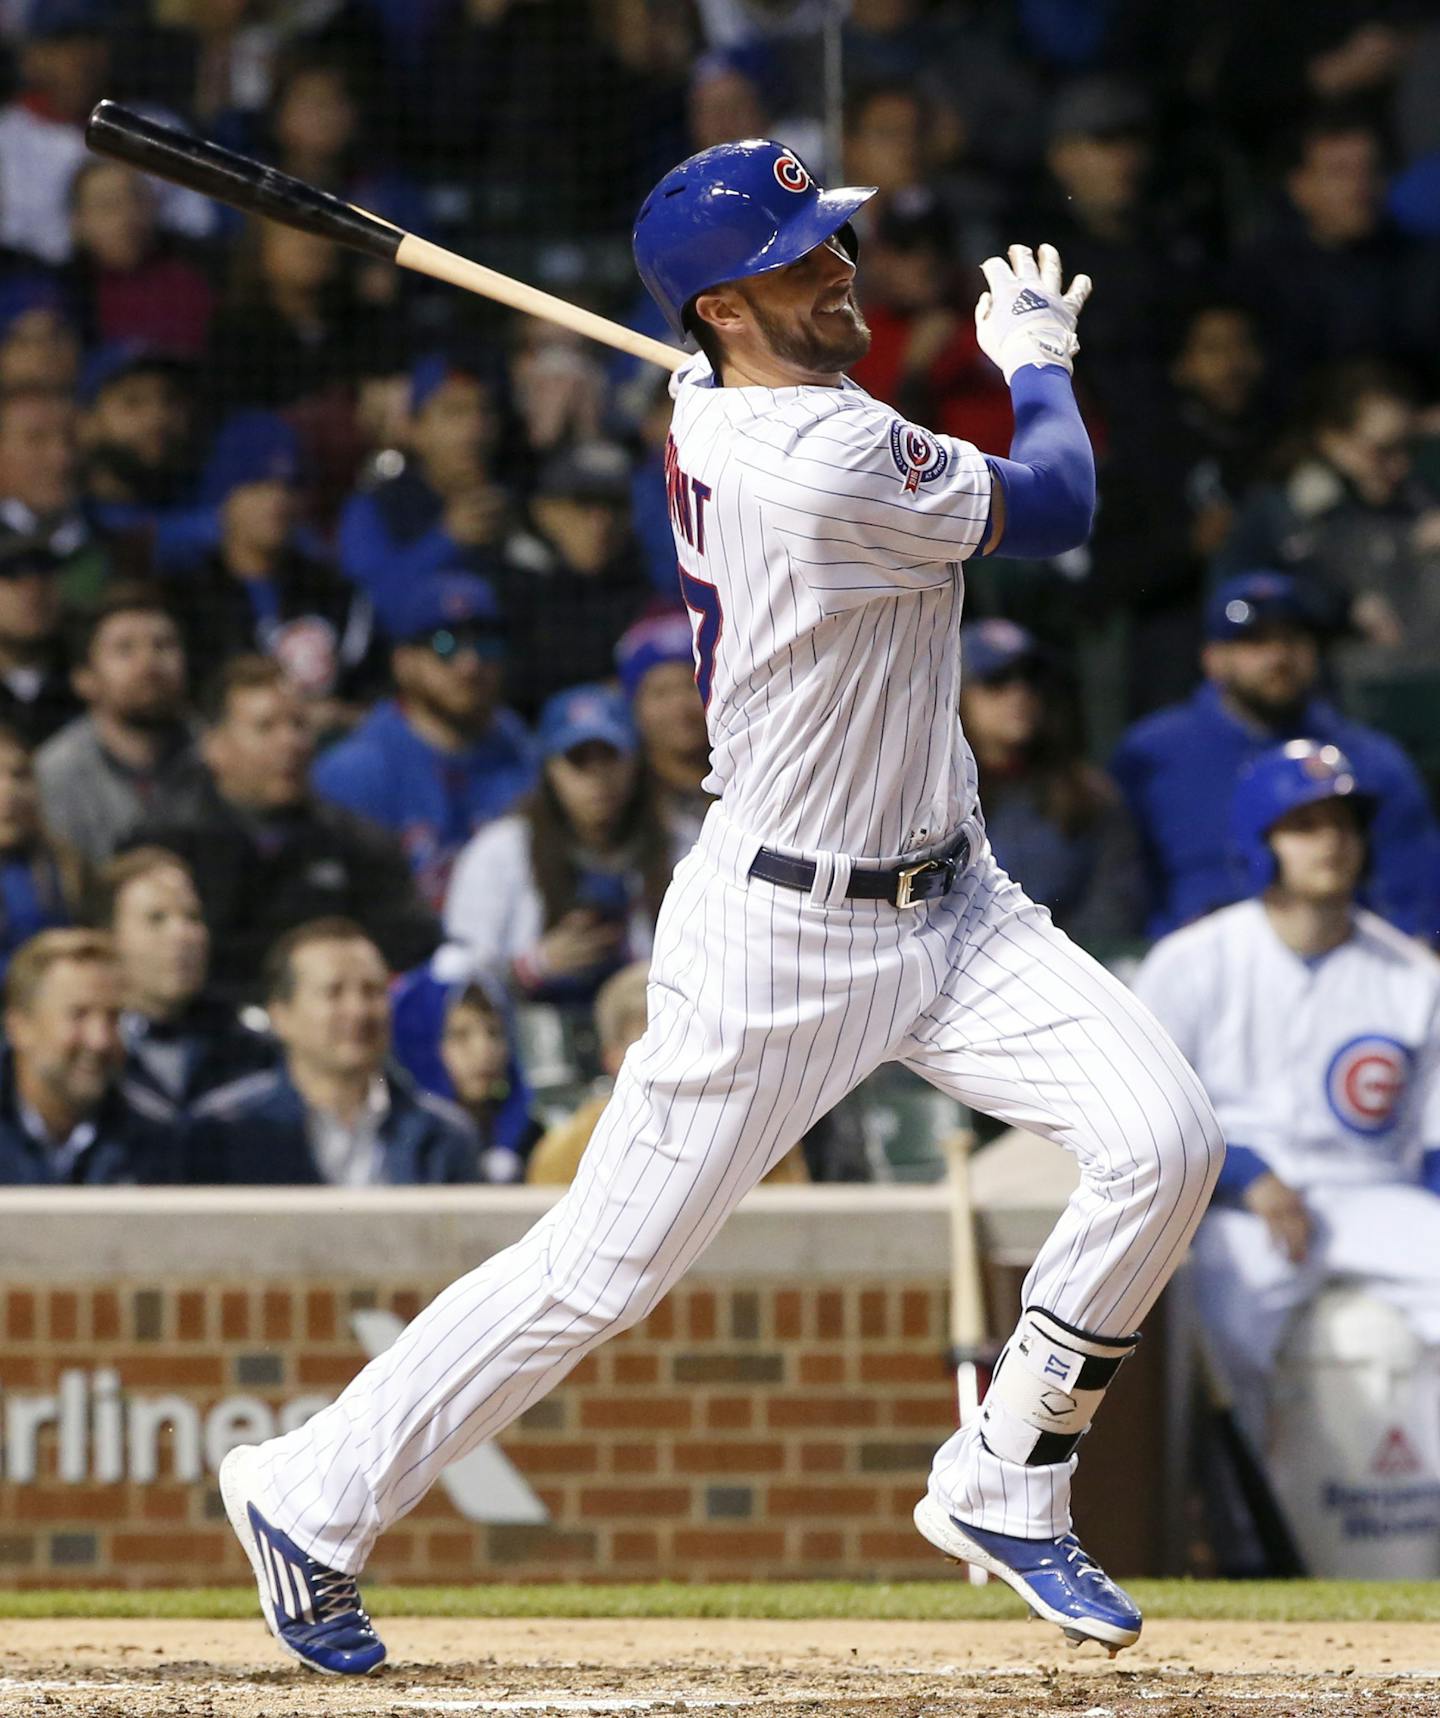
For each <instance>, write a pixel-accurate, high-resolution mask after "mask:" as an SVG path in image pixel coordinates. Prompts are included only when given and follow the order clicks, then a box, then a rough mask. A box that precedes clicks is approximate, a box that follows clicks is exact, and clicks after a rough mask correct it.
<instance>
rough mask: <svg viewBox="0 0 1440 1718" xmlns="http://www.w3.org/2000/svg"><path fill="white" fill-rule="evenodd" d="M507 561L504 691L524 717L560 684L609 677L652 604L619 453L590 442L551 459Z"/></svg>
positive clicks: (626, 466) (624, 457)
mask: <svg viewBox="0 0 1440 1718" xmlns="http://www.w3.org/2000/svg"><path fill="white" fill-rule="evenodd" d="M505 559H506V569H505V585H504V589H503V592H502V598H503V602H504V606H505V613H506V616H507V618H508V620H509V622H510V642H511V660H512V663H513V674H512V677H511V687H512V689H513V694H514V697H515V700H516V703H517V704H518V705H519V707H520V709H521V712H522V714H525V715H530V714H532V713H533V712H534V711H535V710H537V709H538V708H539V707H540V706H541V704H543V703H544V702H545V700H546V699H547V698H550V697H553V696H554V695H555V694H556V693H557V692H559V691H561V690H563V689H564V688H565V687H567V686H574V685H578V684H581V683H583V682H585V681H590V680H603V679H606V678H607V677H608V676H609V675H610V674H611V673H612V672H613V669H614V662H613V652H614V649H615V645H616V643H617V642H618V640H619V638H620V635H621V633H623V632H624V631H625V629H626V627H628V626H629V625H630V623H631V622H632V621H634V620H636V619H638V618H639V616H640V615H641V614H642V613H643V612H644V610H645V609H646V608H647V606H648V605H649V604H650V603H651V601H652V600H653V594H652V590H651V585H650V580H649V578H648V576H647V574H646V570H645V565H644V556H643V552H642V551H641V548H640V545H639V543H638V542H637V540H636V538H635V534H634V530H633V528H632V525H631V519H630V459H629V456H628V454H627V453H626V452H625V450H624V449H623V448H622V447H619V446H617V445H616V444H614V443H612V442H603V441H592V442H580V443H578V444H576V445H575V446H573V447H568V448H564V449H562V450H560V451H559V452H557V453H554V454H552V455H551V456H550V458H549V459H548V460H546V462H545V464H544V465H543V466H542V467H541V468H540V475H539V478H538V479H537V481H536V486H535V492H534V494H533V495H532V496H531V498H530V507H529V519H528V522H527V524H526V526H525V528H524V529H522V530H520V531H517V532H515V533H514V534H513V535H512V536H511V537H510V539H509V540H508V542H507V543H506V545H505ZM559 615H563V616H564V617H565V619H564V624H563V625H557V624H556V617H557V616H559Z"/></svg>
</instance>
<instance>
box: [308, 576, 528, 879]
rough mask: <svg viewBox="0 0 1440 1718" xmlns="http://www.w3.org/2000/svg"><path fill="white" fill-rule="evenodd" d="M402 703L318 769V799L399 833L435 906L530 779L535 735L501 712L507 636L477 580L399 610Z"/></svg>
mask: <svg viewBox="0 0 1440 1718" xmlns="http://www.w3.org/2000/svg"><path fill="white" fill-rule="evenodd" d="M393 636H394V648H393V650H392V652H391V657H390V663H391V673H392V676H393V678H394V682H395V697H394V698H391V699H386V700H385V701H384V702H383V703H381V704H379V705H377V706H376V708H375V709H374V710H373V711H372V712H371V714H370V715H369V716H368V717H367V718H366V720H365V721H364V722H363V723H362V724H361V725H360V727H359V728H358V729H356V731H355V733H354V734H352V735H351V736H350V738H349V739H347V740H344V741H342V742H341V743H340V744H339V745H338V746H335V747H334V748H333V749H332V750H331V751H329V752H327V753H326V754H325V756H324V757H322V758H321V759H320V761H319V763H318V764H317V765H316V766H315V775H314V783H315V790H316V792H317V793H319V794H320V795H321V796H322V797H323V798H325V799H329V800H333V801H334V802H335V803H336V804H337V805H343V806H345V807H347V808H348V809H349V810H351V811H355V812H359V813H360V814H361V815H362V816H364V817H368V818H369V819H370V820H371V821H372V822H374V823H378V824H380V825H382V826H383V827H384V828H386V829H388V830H390V831H392V833H394V834H395V835H397V836H398V837H399V838H400V840H401V842H402V843H403V845H404V848H405V852H406V855H407V856H408V858H409V860H410V865H411V868H412V870H413V871H414V874H415V878H416V882H417V883H418V885H419V887H420V890H421V892H422V894H424V895H425V897H426V898H427V899H428V900H429V901H431V902H432V903H433V904H434V905H436V906H439V905H440V903H441V902H442V901H443V899H444V896H445V886H446V883H447V881H448V880H449V875H450V869H451V867H452V865H453V864H454V862H455V856H456V854H458V853H459V851H460V849H461V847H463V846H464V844H465V843H466V842H467V841H468V840H469V839H470V837H471V836H472V835H473V834H474V833H475V831H476V830H477V829H479V828H480V827H481V825H482V824H485V823H488V822H490V820H491V819H492V818H495V817H499V816H500V815H501V813H503V812H505V811H508V810H509V808H510V806H511V805H512V804H513V803H514V801H515V800H516V799H517V798H518V797H519V795H520V794H522V793H524V792H525V791H526V789H528V788H529V787H530V786H531V785H532V784H533V783H534V780H535V759H534V753H533V749H532V746H531V741H530V736H529V734H528V732H527V731H526V729H525V726H524V724H523V723H522V722H521V720H520V718H519V717H518V716H517V715H516V714H515V713H514V712H513V711H512V710H508V709H506V708H504V707H503V706H502V705H501V703H500V695H501V691H502V687H503V680H504V663H505V630H504V624H503V620H502V617H501V614H500V608H499V604H498V602H497V601H496V598H495V595H494V592H493V591H492V590H491V588H490V586H489V585H488V584H487V583H486V582H485V580H484V579H481V578H477V577H476V576H475V575H474V574H473V573H460V572H454V573H442V574H436V575H434V576H433V577H431V578H428V579H426V580H424V581H422V582H421V583H420V584H419V585H418V586H417V587H416V588H415V589H414V590H413V591H412V592H410V593H409V595H408V597H407V598H406V600H405V602H404V604H403V605H402V606H401V607H400V608H399V609H398V610H397V613H396V616H395V628H394V635H393Z"/></svg>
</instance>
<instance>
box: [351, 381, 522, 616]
mask: <svg viewBox="0 0 1440 1718" xmlns="http://www.w3.org/2000/svg"><path fill="white" fill-rule="evenodd" d="M498 422H499V420H498V416H497V413H496V409H495V405H494V400H493V397H492V392H491V389H490V388H489V386H488V385H487V383H486V381H485V380H484V379H483V378H482V377H481V376H480V375H479V374H478V373H477V372H476V371H475V370H473V369H467V368H465V367H464V366H463V365H461V364H458V363H455V362H453V361H452V360H451V359H449V358H447V357H445V356H444V355H442V354H439V353H432V354H430V355H429V356H427V357H424V358H421V359H420V361H419V362H418V363H417V364H416V365H415V367H414V369H413V370H412V371H411V374H410V416H409V423H408V426H407V431H406V446H405V449H404V453H403V459H402V461H401V463H400V469H399V470H398V471H394V472H393V473H388V474H387V475H385V476H383V477H382V478H381V479H380V481H378V482H377V483H375V484H374V485H373V487H371V488H369V489H362V490H360V491H359V492H358V493H357V494H355V495H352V496H351V497H350V499H349V500H348V501H347V502H346V504H345V508H344V511H343V512H342V514H341V516H340V531H339V548H340V566H341V570H342V571H343V572H344V574H345V576H346V578H348V579H350V580H352V581H353V582H354V583H355V584H357V585H359V586H360V588H361V589H362V590H363V591H365V592H366V593H367V594H368V596H369V597H370V600H371V601H372V602H373V603H374V604H375V611H376V613H377V614H378V615H379V617H380V621H381V624H382V625H383V626H384V627H386V628H387V630H389V629H390V627H391V623H392V621H393V620H394V618H395V617H396V615H397V613H398V612H399V611H400V609H402V608H403V605H404V601H405V597H406V595H407V593H408V592H409V591H410V589H411V588H412V587H413V586H414V584H415V582H416V580H417V579H425V578H429V577H430V576H431V575H433V574H435V573H441V572H446V571H450V570H453V569H455V568H457V567H463V568H464V569H465V570H466V571H468V572H472V573H481V574H485V575H487V576H488V575H492V574H496V573H498V571H499V568H500V555H499V546H500V541H501V538H502V537H503V534H504V526H505V520H506V514H507V511H508V498H507V496H506V494H505V492H504V490H503V489H502V488H501V487H500V485H499V484H498V483H497V482H496V480H495V477H494V474H493V465H492V457H491V455H492V449H493V446H494V442H495V439H496V435H497V430H498Z"/></svg>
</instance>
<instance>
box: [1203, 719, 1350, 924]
mask: <svg viewBox="0 0 1440 1718" xmlns="http://www.w3.org/2000/svg"><path fill="white" fill-rule="evenodd" d="M1324 799H1348V800H1349V801H1350V802H1351V804H1352V805H1354V807H1355V809H1356V810H1357V811H1358V812H1359V814H1360V819H1361V822H1362V823H1363V822H1365V821H1366V820H1367V819H1368V818H1369V816H1370V814H1371V812H1372V811H1373V809H1374V801H1373V800H1372V799H1371V798H1370V796H1369V795H1368V794H1365V793H1362V792H1361V791H1360V788H1359V786H1358V785H1357V783H1356V780H1355V772H1354V770H1353V769H1352V768H1351V767H1350V760H1349V759H1348V758H1347V757H1346V756H1345V754H1344V752H1342V751H1341V750H1340V748H1339V747H1338V746H1327V745H1323V744H1322V743H1321V742H1320V741H1319V740H1289V741H1287V742H1286V744H1285V745H1283V746H1276V747H1274V748H1273V750H1271V751H1268V752H1262V753H1261V754H1260V756H1259V757H1258V758H1256V759H1255V760H1254V762H1253V763H1251V764H1249V765H1247V767H1246V768H1245V769H1243V770H1242V771H1241V772H1240V777H1239V779H1238V780H1237V782H1236V783H1235V797H1234V799H1233V800H1232V801H1231V806H1230V845H1231V848H1232V850H1233V852H1234V854H1235V858H1236V860H1237V862H1238V863H1239V865H1240V867H1241V870H1242V872H1243V874H1244V877H1245V882H1246V886H1247V889H1248V891H1249V893H1250V894H1252V895H1258V894H1259V893H1260V892H1261V891H1262V890H1263V889H1267V888H1269V886H1270V884H1271V883H1273V882H1274V881H1275V855H1274V853H1273V852H1272V851H1271V848H1270V842H1269V835H1270V831H1271V830H1272V829H1273V828H1274V827H1275V825H1276V824H1277V823H1278V822H1279V821H1280V819H1281V818H1282V817H1284V816H1286V815H1287V814H1288V813H1289V812H1292V811H1294V810H1296V809H1297V808H1298V807H1299V806H1302V805H1316V804H1318V803H1319V802H1320V801H1321V800H1324Z"/></svg>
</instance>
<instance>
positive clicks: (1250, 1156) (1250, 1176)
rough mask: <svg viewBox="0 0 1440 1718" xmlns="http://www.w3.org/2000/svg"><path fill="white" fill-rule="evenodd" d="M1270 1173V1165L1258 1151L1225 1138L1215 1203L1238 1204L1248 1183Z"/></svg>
mask: <svg viewBox="0 0 1440 1718" xmlns="http://www.w3.org/2000/svg"><path fill="white" fill-rule="evenodd" d="M1270 1173H1271V1169H1270V1165H1269V1164H1268V1163H1267V1162H1266V1161H1265V1159H1264V1158H1263V1157H1261V1155H1260V1153H1259V1152H1258V1151H1252V1150H1251V1149H1250V1147H1249V1146H1248V1145H1234V1144H1232V1143H1231V1142H1230V1141H1229V1140H1227V1141H1226V1142H1225V1161H1224V1163H1223V1164H1222V1165H1221V1167H1220V1177H1219V1179H1218V1180H1217V1181H1216V1183H1215V1195H1214V1197H1215V1203H1216V1204H1217V1205H1222V1204H1223V1205H1238V1204H1239V1203H1240V1197H1241V1195H1242V1194H1243V1193H1244V1191H1245V1189H1246V1188H1247V1187H1248V1186H1249V1185H1250V1183H1251V1182H1252V1181H1258V1180H1259V1179H1260V1177H1261V1176H1262V1175H1269V1174H1270Z"/></svg>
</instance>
